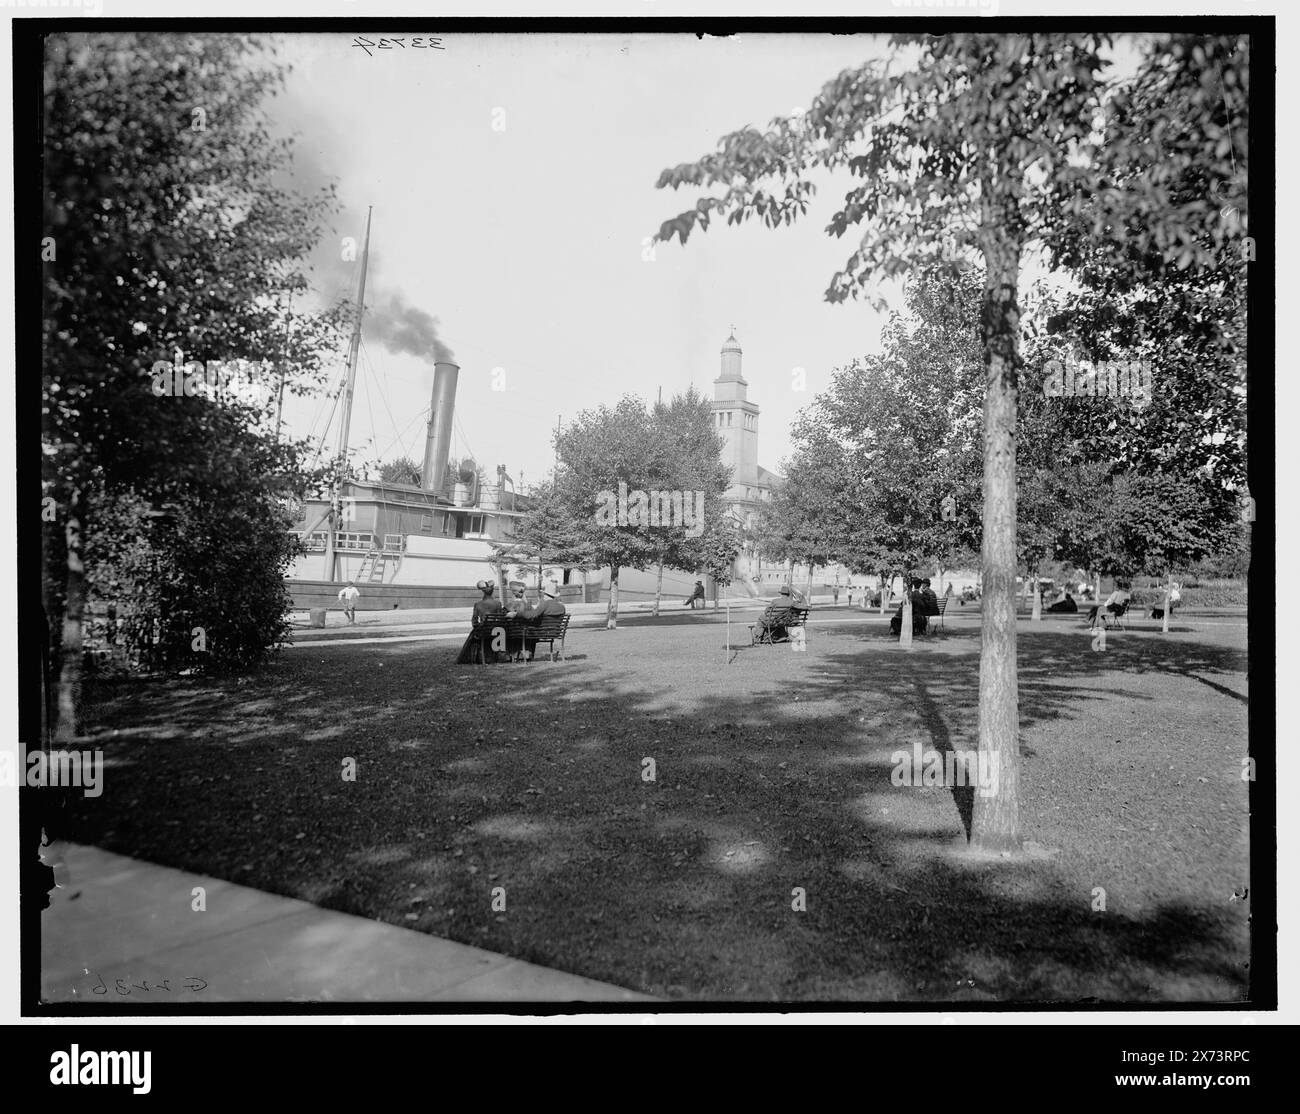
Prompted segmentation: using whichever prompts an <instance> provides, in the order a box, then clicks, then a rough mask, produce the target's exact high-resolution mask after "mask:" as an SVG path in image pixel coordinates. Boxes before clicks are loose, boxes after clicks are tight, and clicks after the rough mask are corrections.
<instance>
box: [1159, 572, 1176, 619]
mask: <svg viewBox="0 0 1300 1114" xmlns="http://www.w3.org/2000/svg"><path fill="white" fill-rule="evenodd" d="M1173 591H1174V574H1173V573H1172V572H1169V571H1166V572H1165V618H1164V622H1163V623H1161V624H1160V632H1161V633H1162V634H1168V633H1169V597H1170V596H1171V595H1172V594H1173Z"/></svg>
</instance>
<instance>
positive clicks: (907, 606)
mask: <svg viewBox="0 0 1300 1114" xmlns="http://www.w3.org/2000/svg"><path fill="white" fill-rule="evenodd" d="M911 577H912V573H911V570H910V569H909V570H908V572H907V574H906V575H905V576H904V577H903V621H902V622H901V623H899V624H898V644H899V645H900V646H907V647H909V648H910V647H911V645H912V592H911V589H910V586H909V583H908V582H909V581H910V580H911Z"/></svg>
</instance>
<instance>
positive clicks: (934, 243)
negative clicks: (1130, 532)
mask: <svg viewBox="0 0 1300 1114" xmlns="http://www.w3.org/2000/svg"><path fill="white" fill-rule="evenodd" d="M892 42H893V44H894V46H895V47H896V48H897V49H898V52H899V53H900V54H905V55H906V58H905V60H904V65H902V66H897V62H898V61H899V59H893V60H891V61H892V63H893V64H886V63H882V62H876V61H873V62H868V63H866V64H864V65H862V66H858V67H854V68H851V69H848V70H845V71H844V72H843V73H841V74H840V75H839V76H838V77H836V78H835V79H834V80H832V81H830V82H829V83H828V84H827V85H825V86H824V87H823V88H822V90H821V92H820V93H818V94H817V96H815V97H814V98H813V99H812V102H811V104H810V106H809V108H808V110H807V111H806V112H805V113H803V114H802V115H801V116H797V117H793V118H792V117H778V118H776V119H775V120H774V121H773V122H772V124H771V126H770V127H769V128H768V129H767V130H766V131H759V130H758V129H756V128H753V127H746V128H744V129H742V130H740V131H738V132H734V133H731V134H730V135H727V136H724V137H723V139H722V140H721V142H720V144H719V150H718V151H717V152H716V153H714V154H710V155H706V156H704V157H703V158H701V159H699V160H698V161H696V162H694V163H687V164H683V165H680V166H677V167H673V168H670V169H667V170H665V171H664V172H663V173H662V174H661V175H660V178H659V181H658V185H659V186H660V187H673V188H677V187H682V186H697V187H706V188H707V187H718V189H719V190H720V191H721V192H720V193H713V194H709V195H707V196H704V197H701V198H700V199H699V200H698V201H697V202H696V204H695V206H694V207H693V208H692V209H690V210H687V211H686V212H683V213H681V214H679V215H678V216H677V217H676V218H674V219H673V220H670V221H667V222H665V223H664V225H663V226H662V227H661V228H660V230H659V233H658V238H659V239H660V240H663V241H667V240H670V239H671V238H672V237H673V236H677V237H678V238H679V239H680V240H681V241H682V242H683V243H685V241H686V239H687V237H688V236H689V234H690V232H691V230H692V229H693V228H694V227H696V226H697V225H698V226H699V227H701V228H706V229H707V227H708V225H709V223H710V220H711V218H712V217H713V216H714V215H715V214H718V213H721V214H725V215H726V217H727V220H728V222H729V223H739V222H741V221H743V220H745V219H747V218H750V217H757V218H759V219H761V220H763V221H764V223H766V224H767V225H768V226H770V227H772V226H776V225H778V224H782V223H790V222H792V221H794V220H795V219H796V218H797V217H798V216H800V215H801V214H803V213H804V212H805V211H806V209H807V205H808V199H809V197H810V196H811V194H812V193H813V192H814V189H815V186H814V183H813V182H812V180H811V178H810V172H811V171H814V170H816V169H819V168H824V169H828V170H831V171H843V170H847V171H848V172H849V173H850V174H853V175H856V176H859V177H861V178H862V179H864V180H863V182H862V183H861V184H860V185H856V186H854V187H853V188H852V189H850V190H849V192H848V193H847V194H846V196H845V199H844V203H843V205H842V207H841V208H840V209H839V211H838V212H836V213H835V215H834V216H833V217H832V219H831V222H830V225H829V227H828V232H830V233H831V234H832V235H834V236H842V235H844V233H846V232H847V231H848V230H849V229H850V228H852V227H854V226H858V225H862V235H861V240H860V241H859V243H858V245H857V247H856V249H855V250H854V251H853V253H852V254H851V255H850V256H849V259H848V262H847V265H846V267H845V269H844V270H843V271H841V272H839V273H837V274H836V275H835V276H834V277H833V279H832V281H831V284H830V287H829V288H828V290H827V292H826V297H827V299H828V300H830V301H841V300H843V299H845V298H847V297H850V296H855V297H856V296H858V295H859V294H860V293H862V292H863V291H864V290H865V289H866V288H867V286H868V285H869V284H871V283H873V282H875V281H877V280H879V279H882V278H888V277H891V276H895V275H900V274H904V273H906V272H907V271H909V270H910V269H913V268H915V267H916V266H917V265H918V264H919V263H921V262H923V261H927V260H928V261H935V260H940V259H944V258H948V259H951V258H953V257H961V256H962V255H963V254H964V253H969V254H970V255H971V256H973V257H978V258H980V259H982V262H983V277H984V291H983V302H982V306H981V313H980V332H981V348H982V363H983V369H984V375H985V392H984V428H983V433H984V437H983V451H984V481H983V508H982V514H983V523H982V525H983V535H982V545H983V554H982V564H983V574H982V575H983V584H984V602H983V608H982V632H981V635H982V645H981V654H980V698H979V747H980V750H981V752H984V753H987V754H988V755H989V756H990V758H991V760H992V761H994V762H996V763H997V768H998V769H999V771H1000V776H999V780H998V786H997V790H996V792H994V793H992V794H991V795H989V796H987V797H985V796H980V797H978V798H977V799H976V802H975V812H974V819H973V825H972V833H971V837H972V843H973V844H974V845H976V846H977V847H979V848H981V849H984V850H988V851H1003V850H1014V849H1016V848H1018V847H1019V845H1020V824H1019V784H1020V777H1019V738H1018V736H1019V714H1018V699H1017V679H1016V633H1015V631H1016V628H1015V624H1016V602H1015V575H1016V565H1017V560H1016V445H1015V428H1016V412H1017V390H1018V381H1019V376H1020V370H1021V356H1020V350H1019V345H1020V312H1019V305H1018V296H1017V295H1018V290H1019V285H1020V268H1021V262H1022V260H1023V259H1024V257H1025V255H1026V252H1027V251H1029V250H1030V249H1031V248H1033V247H1034V246H1036V245H1037V244H1038V243H1040V242H1041V241H1042V239H1043V238H1044V237H1045V236H1049V235H1051V234H1053V232H1054V231H1056V230H1058V229H1059V223H1060V222H1059V220H1058V213H1057V207H1058V206H1059V204H1060V198H1061V194H1062V191H1063V190H1066V189H1069V190H1074V189H1077V187H1078V186H1079V183H1080V182H1081V181H1083V180H1086V179H1087V178H1088V176H1089V175H1090V174H1091V173H1092V167H1093V164H1094V162H1095V161H1096V160H1097V159H1099V158H1101V157H1103V156H1104V152H1102V151H1101V150H1100V148H1099V139H1100V136H1099V135H1098V134H1097V132H1096V130H1095V125H1094V122H1095V121H1096V120H1099V119H1104V118H1105V109H1106V102H1107V99H1108V95H1109V92H1110V91H1109V90H1108V88H1107V86H1106V84H1105V82H1104V81H1103V78H1102V72H1103V70H1104V68H1105V67H1106V66H1107V64H1108V60H1107V58H1106V57H1105V52H1106V49H1107V47H1108V45H1109V40H1108V39H1107V38H1106V37H1104V36H1093V35H1069V36H1067V35H1056V34H1028V35H1009V34H1005V33H1002V34H954V35H945V36H928V35H904V36H895V37H894V38H893V39H892ZM1176 61H1179V62H1182V60H1181V59H1178V60H1176ZM1191 62H1192V59H1191V58H1188V59H1187V60H1186V62H1183V63H1182V64H1184V65H1190V64H1191ZM1175 107H1176V106H1175ZM1168 111H1169V106H1168V105H1161V104H1157V103H1150V104H1147V105H1144V106H1143V111H1142V117H1143V119H1142V123H1143V124H1145V125H1146V126H1148V127H1150V126H1152V125H1153V124H1154V123H1155V122H1156V120H1157V119H1159V118H1162V117H1163V116H1164V115H1165V114H1166V113H1168ZM1185 149H1186V150H1187V152H1188V155H1189V160H1190V161H1191V162H1202V161H1204V156H1205V155H1207V154H1209V155H1210V156H1211V157H1213V151H1214V150H1215V149H1216V148H1215V147H1214V145H1213V144H1211V146H1210V150H1209V151H1208V152H1207V151H1206V150H1205V148H1204V145H1203V144H1201V145H1200V146H1199V147H1198V145H1197V142H1196V141H1195V139H1190V140H1189V141H1188V143H1187V145H1186V148H1185ZM1130 150H1131V149H1130ZM1131 154H1132V157H1134V158H1136V157H1137V153H1136V152H1132V151H1131ZM1144 213H1145V215H1146V216H1147V218H1148V219H1149V221H1150V222H1151V225H1152V226H1153V229H1152V231H1151V234H1150V235H1149V237H1148V239H1147V241H1146V242H1148V243H1149V244H1151V246H1152V250H1154V251H1156V252H1157V253H1159V254H1161V255H1162V256H1163V257H1165V258H1170V257H1173V256H1176V254H1177V251H1176V250H1175V247H1174V238H1175V237H1176V229H1177V228H1178V227H1179V223H1180V214H1177V213H1170V212H1168V211H1163V212H1162V211H1161V210H1160V208H1159V207H1158V206H1156V205H1154V204H1153V205H1150V206H1149V207H1148V208H1147V209H1145V210H1144Z"/></svg>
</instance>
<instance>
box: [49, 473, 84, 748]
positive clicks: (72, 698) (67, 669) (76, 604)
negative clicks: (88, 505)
mask: <svg viewBox="0 0 1300 1114" xmlns="http://www.w3.org/2000/svg"><path fill="white" fill-rule="evenodd" d="M63 536H64V540H65V543H66V545H67V572H66V577H67V579H66V581H65V583H64V593H65V594H64V601H63V638H62V649H61V652H60V669H59V693H58V710H57V714H56V716H55V721H54V740H55V742H56V743H70V742H72V741H73V740H74V739H76V738H77V737H78V736H80V735H81V734H82V729H83V724H82V717H81V659H82V648H81V647H82V641H81V639H82V618H83V616H84V613H85V608H86V570H85V566H84V565H83V564H82V560H81V537H82V531H81V493H80V492H79V491H78V490H77V489H76V488H73V489H72V492H71V494H70V496H69V499H68V521H67V525H66V526H65V528H64V535H63Z"/></svg>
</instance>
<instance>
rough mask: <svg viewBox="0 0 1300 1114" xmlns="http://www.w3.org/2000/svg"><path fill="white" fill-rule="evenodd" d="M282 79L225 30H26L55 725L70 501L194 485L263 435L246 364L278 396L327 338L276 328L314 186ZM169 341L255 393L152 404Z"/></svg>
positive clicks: (73, 528) (63, 696) (277, 466)
mask: <svg viewBox="0 0 1300 1114" xmlns="http://www.w3.org/2000/svg"><path fill="white" fill-rule="evenodd" d="M284 72H285V70H284V67H282V66H280V65H279V64H277V63H275V62H273V61H270V60H269V59H268V56H267V55H266V54H265V53H264V51H263V49H262V47H261V46H260V44H259V43H258V42H257V41H256V40H253V39H249V38H246V37H242V36H233V35H193V34H184V35H177V34H157V33H147V32H139V33H136V32H131V33H122V32H114V33H112V34H104V35H98V34H93V35H92V34H84V33H75V34H67V35H63V34H59V35H51V36H49V37H48V38H47V39H46V64H45V79H46V80H45V90H46V92H45V121H44V123H45V164H44V171H45V175H44V194H45V223H46V234H47V237H48V241H47V247H48V249H49V251H48V254H43V258H44V260H45V284H44V307H43V346H44V361H45V365H44V375H43V431H42V432H43V450H44V451H43V463H44V468H43V486H44V489H45V494H46V496H47V497H48V498H49V499H50V500H52V504H51V505H52V506H53V507H54V508H56V513H55V515H54V517H53V519H52V520H51V521H50V522H49V523H48V524H47V525H46V528H45V532H44V548H45V556H46V574H47V589H48V590H47V593H46V599H47V610H49V611H50V613H51V615H52V616H53V617H54V618H55V619H56V620H57V619H58V618H59V617H60V616H61V617H62V626H63V633H62V638H61V640H60V647H59V654H58V657H59V659H60V662H61V666H60V668H61V676H60V685H59V701H58V707H59V715H58V719H57V734H58V736H59V737H61V738H70V737H72V736H73V735H75V734H77V733H78V732H79V731H80V727H79V723H78V720H79V716H80V695H79V693H80V660H81V629H82V620H83V610H84V603H85V589H86V585H85V560H84V557H85V554H84V552H83V544H84V540H85V539H86V538H87V537H88V536H89V535H90V533H93V530H92V529H91V528H90V523H89V522H88V520H87V513H88V511H89V509H90V507H91V506H92V505H93V504H96V503H99V504H102V502H103V500H104V499H105V498H111V497H113V496H115V495H117V494H119V493H120V494H123V496H124V497H125V493H133V496H138V497H140V498H143V499H144V500H145V501H146V502H147V503H148V504H149V505H150V506H152V507H154V508H155V509H160V508H161V507H163V506H164V505H166V504H168V503H178V504H180V503H183V502H184V501H185V500H186V499H187V498H188V499H191V500H193V499H194V498H196V497H197V495H198V493H201V492H202V491H203V490H204V489H205V487H206V486H208V485H209V484H211V483H213V480H214V474H221V473H222V470H223V469H227V467H228V465H229V464H231V463H233V462H232V460H231V454H232V453H235V452H238V451H239V445H238V438H239V437H242V436H243V432H240V433H239V434H238V435H237V436H236V439H235V440H233V441H232V440H230V439H228V438H225V437H224V435H223V431H224V432H226V433H231V434H232V435H233V434H235V427H238V430H239V431H246V432H252V431H258V430H260V431H263V433H262V435H264V436H265V437H267V438H273V437H274V421H273V418H272V413H273V407H274V402H275V397H276V390H275V389H273V387H278V383H279V376H278V374H275V373H270V374H268V373H267V370H266V369H267V363H266V362H267V361H274V362H275V363H277V364H278V365H279V370H284V371H287V373H288V382H287V386H288V388H289V390H290V391H292V392H300V393H301V392H304V391H308V390H311V389H313V387H314V386H315V384H316V383H317V382H318V381H319V378H320V373H321V368H322V353H323V352H325V351H327V350H328V349H329V348H330V347H331V344H332V341H333V339H334V329H335V325H336V321H335V320H334V319H333V318H332V317H331V315H329V314H323V315H310V314H301V313H295V314H294V319H293V321H294V328H293V330H292V331H290V330H288V329H287V328H286V324H287V313H288V309H289V304H290V298H291V297H292V296H293V295H294V294H297V293H302V292H304V291H305V290H306V289H307V277H306V262H305V261H306V256H307V252H308V250H309V248H310V247H311V245H312V243H313V242H314V241H315V240H316V239H317V238H318V236H319V234H320V229H321V223H322V221H323V219H324V217H325V215H326V214H327V213H328V212H329V210H330V208H331V206H332V192H331V191H326V192H325V193H324V194H322V195H320V196H314V197H301V196H298V195H296V194H294V193H292V192H290V191H288V190H286V189H285V188H284V187H283V185H282V181H283V172H284V171H285V170H286V169H287V167H288V160H289V158H290V153H291V144H290V143H288V142H287V141H286V142H277V141H275V140H273V139H272V138H271V136H270V131H269V126H268V121H267V118H266V115H265V112H264V109H263V102H264V100H265V98H266V97H268V96H269V95H271V94H272V93H273V92H274V91H275V89H276V88H277V87H278V86H279V85H280V83H281V82H282V80H283V76H284ZM178 353H179V355H180V359H181V360H182V361H204V362H208V363H209V367H210V362H211V361H219V362H221V363H223V364H226V365H229V363H230V362H231V361H237V360H244V361H249V362H250V365H251V368H255V369H257V370H256V371H253V370H250V369H249V368H246V369H244V371H241V374H244V373H247V374H249V375H254V376H255V375H260V376H263V377H264V378H263V379H261V380H257V381H256V385H257V386H260V387H261V388H263V389H262V390H261V393H260V396H259V395H258V394H257V392H250V393H244V394H242V395H240V396H237V397H229V396H227V397H223V396H222V394H221V392H219V391H218V392H216V393H215V394H214V395H212V394H207V393H198V394H195V395H193V396H188V395H186V394H183V395H182V397H179V398H178V397H174V396H170V395H164V396H162V397H159V396H158V395H157V393H156V392H155V391H154V390H153V389H152V387H153V372H152V369H153V366H154V365H155V364H156V363H158V362H160V361H171V360H173V359H174V358H175V357H176V355H177V354H178ZM192 369H193V365H191V370H192ZM200 370H202V369H200ZM267 379H274V383H272V382H269V381H266V380H267ZM232 422H233V425H232V424H231V423H232ZM263 463H264V464H265V466H266V467H267V468H268V469H270V470H271V472H273V473H278V474H279V475H280V476H281V479H282V485H281V486H282V487H284V488H285V490H290V489H292V488H293V487H294V486H295V484H297V483H298V481H299V480H300V479H301V478H302V473H303V470H302V468H301V466H300V464H299V457H298V454H297V452H296V450H295V447H294V446H291V445H286V446H285V447H284V448H283V450H281V451H271V452H269V454H268V455H267V456H266V457H265V458H264V460H263ZM214 470H215V473H214ZM237 471H238V468H235V469H233V470H231V471H230V472H229V475H231V476H232V477H233V475H234V473H235V472H237ZM295 476H296V477H298V479H294V477H295ZM251 499H252V501H253V502H254V503H255V502H257V501H258V500H259V499H260V494H254V495H251ZM264 506H265V509H266V512H267V513H266V514H264V515H259V516H258V521H259V522H260V523H263V524H264V525H265V526H266V527H267V529H269V530H271V531H272V533H274V534H277V535H278V537H279V539H280V547H281V548H280V551H279V552H276V551H275V550H274V547H271V548H270V549H267V550H260V549H259V552H263V553H264V554H265V556H266V557H267V559H268V560H269V561H270V562H271V566H272V567H276V566H278V565H279V564H280V563H281V562H282V561H283V558H284V556H285V551H287V548H288V547H289V546H290V544H291V542H290V539H289V535H288V533H287V532H286V531H285V530H284V529H283V528H282V526H281V524H280V523H279V522H277V521H276V520H275V512H274V511H273V509H272V508H271V504H265V505H264ZM101 536H102V534H101ZM281 618H282V615H281V614H280V613H276V612H274V610H273V613H271V614H267V615H265V616H264V619H265V622H264V623H263V624H262V626H261V627H260V628H259V630H260V635H265V636H266V638H267V639H268V640H270V641H274V639H275V637H276V636H277V632H278V631H279V629H280V625H279V624H280V620H281Z"/></svg>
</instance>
